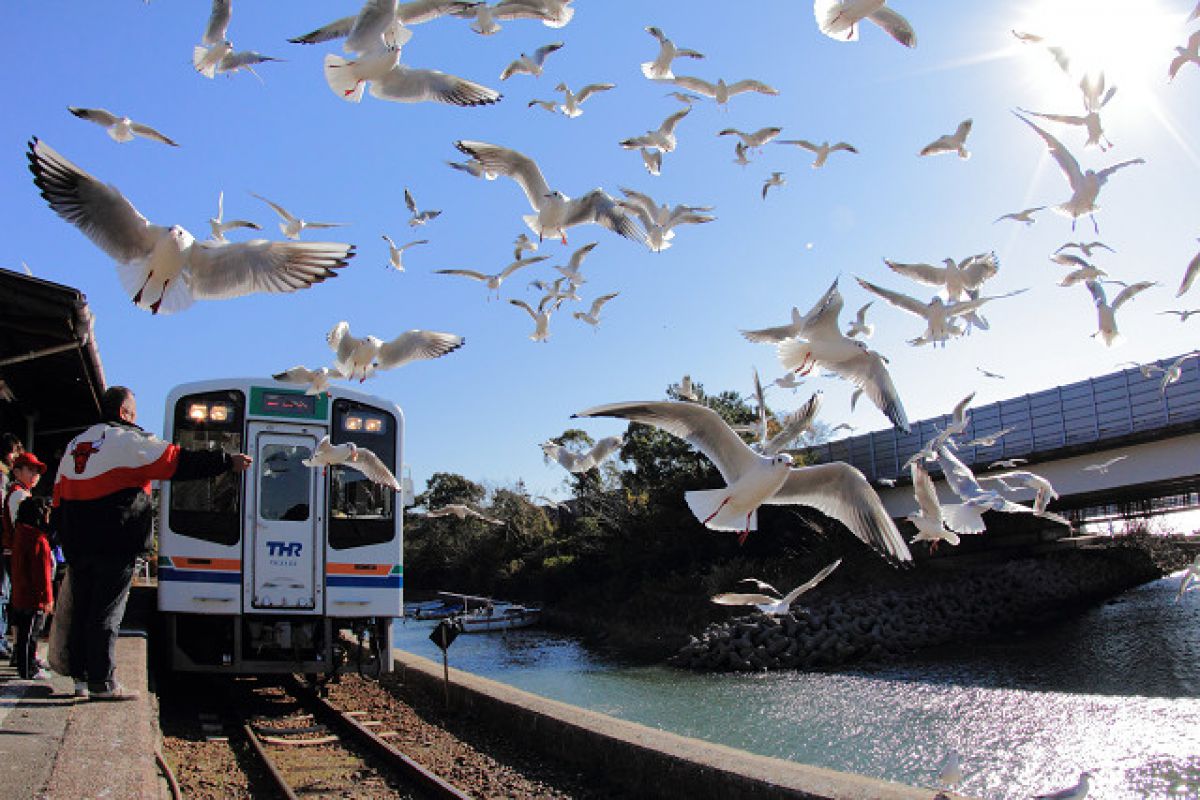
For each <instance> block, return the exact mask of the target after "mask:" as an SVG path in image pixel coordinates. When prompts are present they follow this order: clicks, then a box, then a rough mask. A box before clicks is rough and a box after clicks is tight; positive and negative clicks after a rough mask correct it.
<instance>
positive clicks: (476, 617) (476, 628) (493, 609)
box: [458, 601, 542, 633]
mask: <svg viewBox="0 0 1200 800" xmlns="http://www.w3.org/2000/svg"><path fill="white" fill-rule="evenodd" d="M541 615H542V610H541V609H540V608H534V607H532V606H524V605H520V604H519V603H505V602H499V601H498V602H494V603H488V604H487V605H485V606H484V607H483V608H478V609H475V610H474V611H469V612H467V613H465V614H460V615H459V616H458V621H459V625H461V627H462V632H463V633H488V632H489V631H509V630H513V629H514V628H527V627H529V626H530V625H532V624H533V623H535V622H537V621H538V618H539V617H540V616H541Z"/></svg>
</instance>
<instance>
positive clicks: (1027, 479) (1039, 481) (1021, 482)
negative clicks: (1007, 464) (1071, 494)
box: [980, 470, 1058, 514]
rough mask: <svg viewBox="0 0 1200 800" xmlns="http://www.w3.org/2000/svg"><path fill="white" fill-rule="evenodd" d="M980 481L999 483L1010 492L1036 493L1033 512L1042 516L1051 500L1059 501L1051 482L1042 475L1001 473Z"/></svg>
mask: <svg viewBox="0 0 1200 800" xmlns="http://www.w3.org/2000/svg"><path fill="white" fill-rule="evenodd" d="M980 480H981V481H998V482H999V483H1000V485H1001V486H1003V487H1004V488H1005V489H1007V490H1009V491H1013V490H1015V489H1029V490H1030V491H1032V492H1034V495H1035V496H1034V499H1033V511H1034V513H1035V514H1041V513H1042V512H1043V511H1045V510H1046V506H1047V505H1048V504H1049V503H1050V501H1051V500H1057V499H1058V492H1056V491H1055V490H1054V486H1053V485H1052V484H1051V483H1050V481H1048V480H1046V479H1045V478H1043V477H1042V476H1041V475H1038V474H1036V473H1033V472H1027V471H1025V470H1013V471H1011V472H1001V473H1000V474H999V475H985V476H984V477H982V478H980Z"/></svg>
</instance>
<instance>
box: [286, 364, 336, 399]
mask: <svg viewBox="0 0 1200 800" xmlns="http://www.w3.org/2000/svg"><path fill="white" fill-rule="evenodd" d="M271 377H272V378H274V379H275V380H277V381H280V382H282V383H295V384H300V385H307V386H308V389H306V390H305V392H304V393H305V394H321V392H327V391H329V381H331V380H332V379H334V378H345V377H346V376H345V375H343V374H342V373H340V372H338V371H337V369H334V368H331V367H320V368H319V369H309V368H308V367H305V366H303V365H296V366H294V367H292V368H291V369H287V370H284V371H283V372H277V373H275V374H274V375H272V376H271Z"/></svg>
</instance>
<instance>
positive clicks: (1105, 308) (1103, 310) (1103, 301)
mask: <svg viewBox="0 0 1200 800" xmlns="http://www.w3.org/2000/svg"><path fill="white" fill-rule="evenodd" d="M1155 285H1156V284H1155V283H1154V282H1153V281H1141V282H1139V283H1134V284H1131V285H1129V286H1126V287H1125V288H1124V289H1122V290H1121V291H1120V293H1119V294H1117V297H1116V299H1115V300H1113V301H1112V303H1109V302H1108V298H1107V296H1106V295H1105V294H1104V286H1103V285H1102V284H1101V283H1100V281H1087V283H1086V286H1087V288H1088V291H1089V292H1091V293H1092V302H1093V303H1094V304H1095V306H1096V315H1097V326H1098V330H1097V331H1096V332H1095V333H1093V334H1092V336H1093V337H1096V338H1099V339H1100V340H1101V341H1102V342H1104V344H1105V346H1106V347H1112V346H1114V345H1117V344H1120V343H1121V341H1122V340H1123V337H1122V336H1121V332H1120V331H1119V330H1117V309H1119V308H1120V307H1121V306H1123V305H1125V303H1127V302H1129V301H1130V300H1131V299H1133V298H1134V297H1135V296H1136V295H1138V294H1139V293H1141V292H1144V291H1145V290H1146V289H1149V288H1151V287H1152V286H1155Z"/></svg>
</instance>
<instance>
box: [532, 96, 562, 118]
mask: <svg viewBox="0 0 1200 800" xmlns="http://www.w3.org/2000/svg"><path fill="white" fill-rule="evenodd" d="M534 106H537V107H538V108H540V109H542V110H543V111H549V112H550V113H551V114H557V113H558V102H557V101H554V100H538V99H537V98H536V97H535V98H534V99H532V100H530V101H529V102H528V103H526V104H525V107H526V108H533V107H534Z"/></svg>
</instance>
